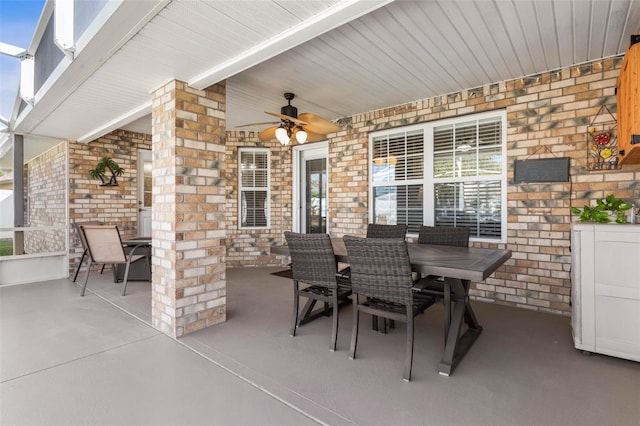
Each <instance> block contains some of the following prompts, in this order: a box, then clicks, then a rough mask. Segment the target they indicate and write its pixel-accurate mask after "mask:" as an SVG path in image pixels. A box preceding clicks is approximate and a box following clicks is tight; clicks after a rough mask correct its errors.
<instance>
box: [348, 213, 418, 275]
mask: <svg viewBox="0 0 640 426" xmlns="http://www.w3.org/2000/svg"><path fill="white" fill-rule="evenodd" d="M406 235H407V225H383V224H378V223H370V224H368V225H367V238H398V239H402V240H404V239H405V236H406ZM350 274H351V269H350V268H349V266H346V267H345V268H343V269H340V272H339V275H342V276H343V277H345V278H347V279H348V278H349V275H350Z"/></svg>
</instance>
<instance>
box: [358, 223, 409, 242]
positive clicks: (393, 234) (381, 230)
mask: <svg viewBox="0 0 640 426" xmlns="http://www.w3.org/2000/svg"><path fill="white" fill-rule="evenodd" d="M406 235H407V225H381V224H378V223H370V224H369V225H367V238H399V239H402V240H404V238H405V236H406Z"/></svg>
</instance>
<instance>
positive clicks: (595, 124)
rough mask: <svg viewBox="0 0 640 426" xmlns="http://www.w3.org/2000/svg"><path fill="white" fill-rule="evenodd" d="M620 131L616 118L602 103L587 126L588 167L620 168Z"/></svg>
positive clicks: (591, 168)
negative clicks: (618, 130)
mask: <svg viewBox="0 0 640 426" xmlns="http://www.w3.org/2000/svg"><path fill="white" fill-rule="evenodd" d="M618 168H619V166H618V132H617V122H616V118H615V117H614V116H613V114H611V111H609V108H607V106H606V105H602V106H601V107H600V109H599V110H598V113H597V114H596V115H595V117H593V120H591V123H590V124H589V127H587V169H588V170H616V169H618Z"/></svg>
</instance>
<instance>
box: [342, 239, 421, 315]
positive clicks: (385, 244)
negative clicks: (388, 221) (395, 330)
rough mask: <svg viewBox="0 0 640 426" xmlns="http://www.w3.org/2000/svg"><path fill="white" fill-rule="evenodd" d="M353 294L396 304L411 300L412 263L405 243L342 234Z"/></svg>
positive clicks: (402, 241) (397, 240) (395, 240)
mask: <svg viewBox="0 0 640 426" xmlns="http://www.w3.org/2000/svg"><path fill="white" fill-rule="evenodd" d="M343 240H344V245H345V247H346V248H347V256H348V257H349V265H351V286H352V288H353V292H354V293H358V294H362V295H364V296H367V297H375V298H380V299H384V300H388V301H391V302H396V303H403V304H407V303H411V301H412V300H413V298H412V294H411V291H412V290H411V288H412V287H413V279H412V276H411V262H410V260H409V250H408V248H407V242H406V241H404V240H400V239H388V238H358V237H352V236H349V235H345V236H344V238H343Z"/></svg>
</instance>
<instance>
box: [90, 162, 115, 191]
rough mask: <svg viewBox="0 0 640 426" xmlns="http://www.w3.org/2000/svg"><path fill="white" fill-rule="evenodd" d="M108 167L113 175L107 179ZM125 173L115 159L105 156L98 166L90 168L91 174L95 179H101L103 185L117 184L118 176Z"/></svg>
mask: <svg viewBox="0 0 640 426" xmlns="http://www.w3.org/2000/svg"><path fill="white" fill-rule="evenodd" d="M107 169H108V170H109V172H110V173H111V176H110V177H109V178H108V180H107V175H106V172H107ZM123 174H124V169H123V168H122V167H120V166H119V165H118V163H116V162H115V161H113V159H111V158H108V157H103V158H102V159H101V160H100V161H98V164H96V168H95V169H93V170H89V175H90V176H91V177H92V178H94V179H100V182H102V184H101V186H117V185H118V181H117V179H116V176H122V175H123Z"/></svg>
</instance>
